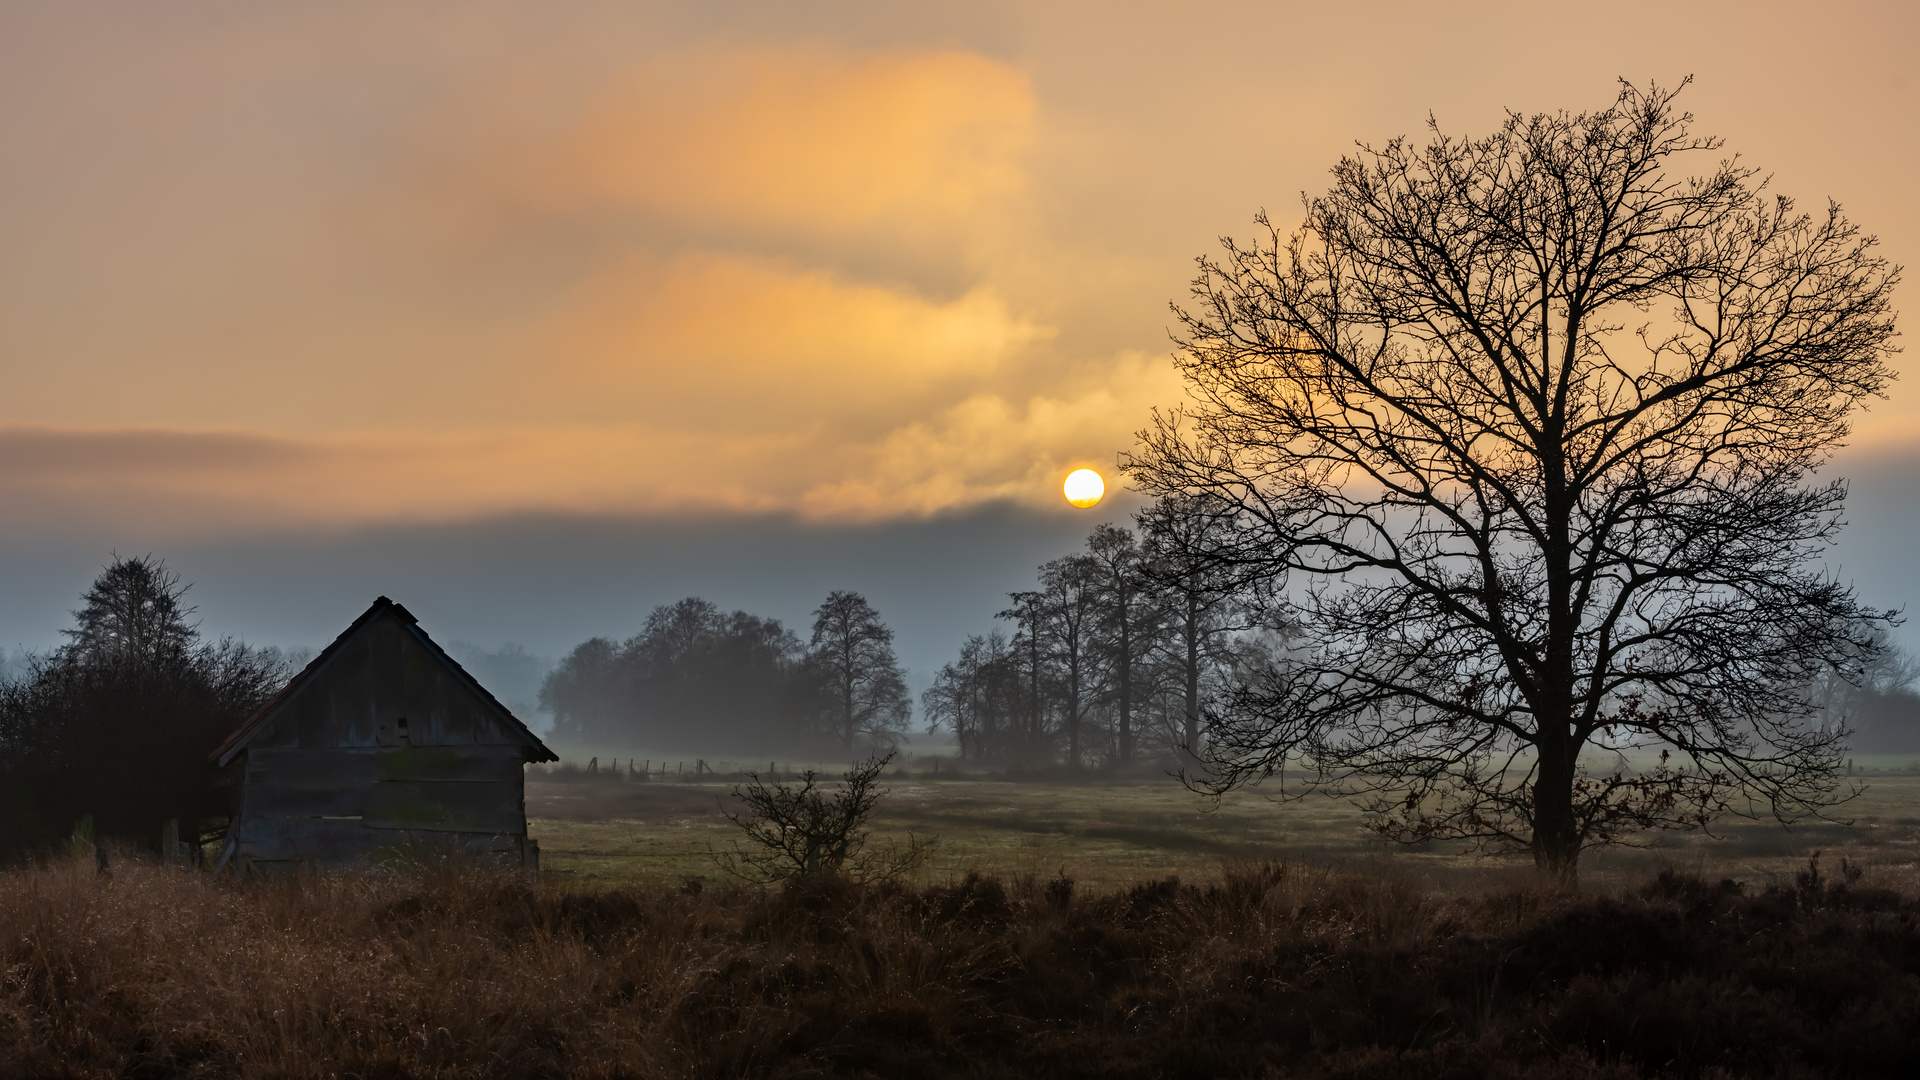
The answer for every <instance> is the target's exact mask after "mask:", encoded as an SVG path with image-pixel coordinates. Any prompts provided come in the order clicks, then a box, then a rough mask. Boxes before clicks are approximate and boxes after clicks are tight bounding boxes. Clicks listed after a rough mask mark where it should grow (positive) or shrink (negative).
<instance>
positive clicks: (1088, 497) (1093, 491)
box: [1066, 469, 1107, 508]
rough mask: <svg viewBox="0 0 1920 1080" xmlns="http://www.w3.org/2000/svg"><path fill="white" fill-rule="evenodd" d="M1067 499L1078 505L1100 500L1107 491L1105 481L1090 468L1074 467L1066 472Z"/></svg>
mask: <svg viewBox="0 0 1920 1080" xmlns="http://www.w3.org/2000/svg"><path fill="white" fill-rule="evenodd" d="M1066 492H1067V501H1068V502H1070V503H1072V504H1073V505H1075V506H1078V507H1082V508H1085V507H1089V506H1092V505H1094V504H1095V503H1097V502H1099V501H1100V496H1102V495H1105V494H1106V493H1107V483H1106V481H1104V480H1102V479H1100V474H1099V473H1097V472H1094V471H1093V470H1092V469H1075V470H1073V471H1072V472H1070V473H1068V474H1067V483H1066Z"/></svg>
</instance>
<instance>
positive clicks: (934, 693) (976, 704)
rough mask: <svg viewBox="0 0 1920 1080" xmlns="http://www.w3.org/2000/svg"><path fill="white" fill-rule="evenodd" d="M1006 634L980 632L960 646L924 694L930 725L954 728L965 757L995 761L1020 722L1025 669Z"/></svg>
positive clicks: (923, 709)
mask: <svg viewBox="0 0 1920 1080" xmlns="http://www.w3.org/2000/svg"><path fill="white" fill-rule="evenodd" d="M1014 659H1015V654H1014V652H1013V647H1012V645H1011V644H1010V643H1009V642H1008V641H1007V638H1006V635H1004V634H1002V633H1001V632H1000V631H999V630H997V629H996V630H991V631H989V632H987V633H986V634H975V635H973V636H971V637H969V638H967V640H966V641H965V642H963V643H962V644H961V646H960V656H959V658H958V659H956V660H953V661H951V662H949V663H946V664H944V665H942V666H941V668H940V671H939V672H938V673H937V674H936V675H934V678H933V685H932V686H929V687H928V688H927V690H926V692H925V693H924V694H922V695H920V701H921V712H922V714H923V715H924V716H925V717H926V718H927V730H928V731H929V732H933V731H936V730H938V728H939V725H941V724H945V725H947V726H948V727H949V728H951V729H952V731H953V734H954V738H955V740H956V741H957V742H958V743H959V745H960V753H961V756H963V757H971V758H974V759H976V760H979V761H991V760H993V759H995V758H997V757H999V756H1000V754H1001V752H1002V750H1004V748H1005V743H1006V741H1007V736H1008V734H1009V733H1010V732H1011V731H1012V730H1013V729H1014V728H1015V727H1016V726H1017V724H1018V722H1019V718H1018V716H1017V715H1016V713H1015V710H1016V708H1017V707H1018V705H1019V698H1020V688H1019V685H1018V683H1019V675H1020V672H1018V671H1017V670H1015V665H1014V663H1013V661H1014Z"/></svg>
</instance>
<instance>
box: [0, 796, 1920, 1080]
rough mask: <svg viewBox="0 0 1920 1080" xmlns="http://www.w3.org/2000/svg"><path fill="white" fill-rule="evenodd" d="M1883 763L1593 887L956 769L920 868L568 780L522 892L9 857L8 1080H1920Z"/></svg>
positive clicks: (1203, 808) (457, 865) (1911, 903)
mask: <svg viewBox="0 0 1920 1080" xmlns="http://www.w3.org/2000/svg"><path fill="white" fill-rule="evenodd" d="M1861 767H1862V768H1863V769H1874V770H1876V771H1873V772H1868V773H1866V778H1867V779H1868V780H1869V782H1870V786H1869V788H1868V790H1867V792H1866V793H1865V794H1863V795H1862V796H1861V797H1860V798H1859V799H1858V800H1856V801H1855V802H1854V803H1853V804H1851V805H1850V806H1849V808H1848V812H1849V816H1851V818H1852V819H1853V823H1852V824H1851V825H1846V826H1842V825H1822V826H1817V827H1809V828H1803V829H1800V830H1796V831H1794V832H1791V833H1789V832H1784V831H1782V830H1780V829H1779V828H1778V827H1775V826H1763V825H1747V824H1732V825H1729V826H1727V827H1726V828H1724V829H1721V830H1719V832H1720V834H1721V835H1720V837H1719V838H1717V839H1716V838H1711V837H1702V836H1684V837H1682V836H1671V837H1664V838H1661V840H1660V844H1659V846H1657V847H1653V848H1649V849H1646V850H1640V851H1631V852H1615V853H1602V854H1598V855H1596V856H1594V857H1593V858H1592V859H1591V861H1589V862H1588V863H1587V864H1586V866H1585V869H1584V871H1583V874H1582V877H1581V884H1580V888H1579V890H1578V891H1562V890H1556V889H1552V888H1548V887H1545V886H1544V885H1543V884H1542V882H1540V881H1539V880H1538V879H1537V878H1535V877H1534V875H1533V874H1532V873H1531V871H1530V870H1529V869H1528V868H1527V867H1526V866H1525V865H1524V864H1523V863H1520V862H1516V861H1513V860H1493V859H1475V858H1467V857H1462V856H1460V855H1458V854H1456V853H1451V852H1447V851H1442V850H1420V851H1415V850H1406V849H1397V848H1386V847H1382V846H1380V845H1378V844H1377V843H1376V842H1374V841H1371V840H1369V839H1368V838H1367V835H1366V834H1365V833H1364V832H1363V831H1362V830H1361V828H1360V822H1359V819H1358V818H1357V817H1356V816H1355V814H1354V811H1353V808H1352V807H1350V806H1346V805H1343V804H1339V803H1334V802H1330V801H1326V800H1319V801H1314V800H1307V801H1301V802H1289V803H1280V804H1276V803H1274V802H1271V801H1268V800H1267V799H1265V798H1262V797H1261V796H1260V795H1259V793H1257V792H1252V793H1240V794H1238V795H1236V796H1234V797H1233V798H1230V799H1227V800H1225V801H1224V802H1223V803H1222V804H1221V805H1220V806H1219V807H1217V808H1212V809H1210V808H1209V807H1208V806H1207V805H1206V803H1205V802H1204V801H1203V800H1200V799H1198V798H1197V797H1196V796H1194V795H1193V794H1192V793H1191V792H1188V791H1186V790H1185V789H1184V788H1181V787H1180V786H1179V785H1178V784H1177V783H1174V782H1173V781H1171V780H1168V779H1166V778H1164V777H1163V778H1153V777H1148V776H1142V777H1136V778H1133V779H1130V780H1124V781H1122V780H1115V779H1113V778H1104V779H1103V778H1082V782H1077V783H1066V782H1063V781H1062V778H1060V777H1058V776H1050V777H1026V778H1009V777H1004V776H993V777H989V776H974V777H955V776H954V775H953V774H952V769H951V766H950V764H949V765H947V766H946V767H944V768H943V769H942V771H941V772H940V773H939V774H938V775H934V774H933V773H932V770H927V771H926V774H925V775H923V774H922V771H920V770H917V769H916V770H912V771H910V772H908V773H906V774H903V775H898V776H895V777H893V778H892V779H891V780H890V785H891V787H892V789H893V790H892V794H891V795H890V796H889V798H888V799H887V800H886V801H885V802H884V803H883V804H882V807H883V809H882V811H881V813H880V815H879V816H878V819H877V820H876V822H875V837H876V840H877V841H879V842H885V840H886V839H887V838H889V837H897V836H901V835H904V834H905V833H907V832H909V831H911V832H913V833H915V834H917V835H920V836H935V837H938V838H939V846H938V848H937V849H936V856H935V859H934V860H933V862H932V863H931V864H929V865H928V866H926V867H923V868H922V869H921V870H920V871H919V872H918V875H917V877H916V878H915V879H914V880H910V881H896V882H882V883H869V884H864V885H863V884H859V883H856V882H852V881H848V880H845V879H840V878H832V877H825V878H820V879H814V880H810V881H802V882H796V883H792V884H789V885H786V886H784V887H769V888H760V887H752V886H747V885H743V884H740V883H737V882H731V881H729V880H728V879H727V878H725V877H724V875H720V874H718V873H717V872H716V868H715V867H714V865H713V863H712V861H711V859H710V858H709V857H708V853H709V851H711V850H712V849H713V848H714V847H717V846H720V845H723V844H724V843H725V842H726V841H727V839H728V837H729V832H730V830H731V828H732V826H731V825H729V824H728V823H727V822H726V821H725V819H724V818H723V817H722V816H721V810H722V809H723V808H724V807H725V806H726V805H727V803H728V801H729V800H728V798H727V793H728V791H729V789H730V787H731V782H730V781H729V780H728V779H727V778H725V777H721V778H713V777H709V776H705V775H704V774H703V775H702V777H701V779H700V780H698V781H697V782H696V781H693V780H685V781H678V782H677V781H674V780H660V779H655V780H652V781H648V782H640V781H637V780H628V779H624V778H623V779H614V778H613V777H612V776H609V775H606V774H605V773H602V774H600V775H596V776H593V777H591V778H589V777H587V776H585V775H583V774H580V773H578V772H575V771H573V770H554V771H553V772H552V774H551V775H549V774H545V773H537V774H534V775H533V777H532V779H531V782H530V783H529V787H528V809H529V813H530V814H531V815H532V817H533V822H534V824H533V831H534V833H535V835H536V836H537V837H538V838H539V839H540V840H541V841H542V845H543V848H544V854H545V859H544V866H543V869H542V872H541V874H540V880H537V881H536V880H530V879H529V877H528V876H527V875H525V874H523V873H517V872H514V871H512V870H509V869H508V868H505V867H501V866H498V865H489V864H485V863H475V862H471V861H465V860H460V859H455V858H448V857H443V856H431V855H423V856H422V857H420V858H419V859H418V860H417V861H415V862H412V863H395V864H390V865H387V866H383V867H380V868H376V869H372V870H363V871H355V872H335V873H321V874H312V875H301V876H296V877H291V878H280V879H266V880H263V879H244V880H236V879H235V878H234V877H233V876H232V875H213V874H209V873H205V872H200V871H195V870H188V869H185V868H182V867H178V866H162V865H159V864H158V863H156V862H155V861H153V860H151V859H149V858H145V857H142V856H138V855H134V854H130V853H127V852H124V851H115V852H113V853H112V855H111V858H110V859H109V860H108V866H107V868H106V869H105V870H104V871H102V870H100V869H99V868H98V864H97V862H96V860H95V859H94V858H93V857H90V856H89V857H86V858H76V857H73V856H53V857H50V858H45V859H42V860H41V861H39V862H36V863H31V864H28V865H17V866H15V867H13V868H11V869H6V870H3V871H0V1076H5V1077H9V1078H12V1077H21V1078H36V1077H48V1078H71V1080H78V1078H96V1077H98V1078H106V1077H127V1078H136V1080H148V1078H153V1080H159V1078H173V1077H190V1078H207V1080H212V1078H221V1080H226V1078H233V1080H241V1078H246V1080H253V1078H262V1080H265V1078H274V1080H281V1078H301V1080H305V1078H312V1080H323V1078H324V1080H335V1078H365V1080H373V1078H380V1080H401V1078H414V1077H419V1078H434V1080H467V1078H473V1080H480V1078H488V1080H492V1078H501V1080H517V1078H521V1077H538V1078H548V1077H551V1078H555V1080H558V1078H562V1077H585V1078H606V1080H626V1078H632V1080H654V1078H661V1080H665V1078H669V1077H673V1078H680V1077H714V1078H722V1077H725V1078H733V1077H742V1078H744V1077H754V1078H762V1077H764V1078H769V1080H774V1078H779V1080H785V1078H800V1077H825V1076H834V1077H840V1076H844V1077H859V1078H888V1080H892V1078H901V1080H907V1078H913V1080H919V1078H923V1077H956V1078H958V1077H980V1076H995V1077H1002V1076H1004V1077H1035V1078H1042V1077H1044V1078H1059V1080H1082V1078H1084V1080H1095V1078H1099V1080H1109V1078H1118V1080H1136V1078H1137V1080H1150V1078H1161V1077H1173V1078H1193V1080H1200V1078H1219V1077H1247V1078H1262V1080H1272V1078H1281V1077H1298V1078H1324V1080H1336V1078H1337V1080H1398V1078H1402V1077H1419V1078H1422V1080H1469V1078H1472V1080H1480V1078H1493V1080H1518V1078H1520V1077H1527V1078H1545V1080H1563V1078H1564V1080H1572V1078H1580V1080H1626V1078H1629V1077H1663V1078H1665V1077H1671V1078H1688V1080H1731V1078H1736V1077H1756V1078H1757V1077H1777V1078H1786V1077H1794V1078H1803V1077H1895V1076H1913V1075H1916V1074H1920V875H1917V874H1916V869H1915V862H1916V854H1920V772H1915V771H1912V770H1911V763H1910V762H1906V761H1886V762H1865V761H1863V762H1861ZM1095 781H1100V782H1095ZM1816 849H1817V850H1819V851H1820V852H1821V853H1822V854H1821V855H1820V856H1819V857H1818V859H1815V858H1814V857H1813V852H1814V851H1815V850H1816Z"/></svg>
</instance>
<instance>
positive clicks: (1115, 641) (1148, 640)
mask: <svg viewBox="0 0 1920 1080" xmlns="http://www.w3.org/2000/svg"><path fill="white" fill-rule="evenodd" d="M1087 553H1088V555H1089V556H1090V557H1091V558H1092V564H1091V565H1092V567H1093V568H1094V569H1095V570H1096V571H1097V572H1098V574H1099V576H1100V588H1101V591H1102V593H1103V594H1104V597H1103V599H1104V602H1103V604H1102V605H1101V606H1102V616H1103V618H1102V620H1101V621H1102V622H1104V623H1105V626H1104V627H1103V630H1104V633H1103V635H1102V636H1103V637H1104V638H1105V641H1104V645H1105V652H1106V653H1107V655H1108V656H1109V657H1110V658H1111V661H1112V665H1113V681H1112V693H1113V701H1114V707H1115V711H1114V719H1115V721H1116V727H1117V730H1116V731H1115V733H1114V734H1115V736H1116V739H1117V742H1118V745H1117V747H1116V749H1117V751H1118V756H1119V759H1120V761H1122V762H1129V761H1132V760H1133V751H1134V742H1135V729H1134V710H1135V705H1136V704H1137V702H1138V699H1139V690H1140V689H1141V686H1142V683H1143V681H1144V680H1143V678H1142V676H1143V675H1144V674H1145V672H1144V671H1142V667H1143V661H1144V659H1145V657H1146V654H1147V653H1148V652H1149V651H1150V650H1151V649H1152V648H1153V646H1154V644H1155V641H1156V633H1157V631H1158V620H1157V615H1158V610H1157V607H1156V605H1155V604H1154V599H1155V598H1154V595H1153V593H1152V591H1151V590H1150V589H1149V588H1148V587H1147V586H1148V582H1147V580H1146V577H1145V574H1144V572H1143V571H1144V568H1143V566H1142V563H1141V557H1140V543H1139V541H1137V540H1135V539H1134V535H1133V532H1132V531H1131V530H1128V529H1120V528H1115V527H1114V526H1112V525H1109V524H1101V525H1096V526H1095V527H1094V530H1093V533H1092V535H1090V536H1088V537H1087Z"/></svg>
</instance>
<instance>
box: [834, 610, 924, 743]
mask: <svg viewBox="0 0 1920 1080" xmlns="http://www.w3.org/2000/svg"><path fill="white" fill-rule="evenodd" d="M808 662H809V664H810V665H811V666H812V668H813V669H814V671H816V672H817V673H818V675H819V688H820V694H821V701H822V709H821V717H822V720H823V722H824V724H825V725H826V727H827V730H828V731H830V732H831V733H832V735H833V738H834V740H835V741H836V742H838V743H839V744H840V747H841V749H842V750H843V751H845V752H847V753H852V752H853V748H854V745H855V743H856V742H857V741H858V740H860V739H866V740H868V741H869V742H871V743H873V744H874V745H876V746H877V745H880V744H882V743H886V742H888V741H890V740H891V738H892V737H893V736H894V735H896V734H898V733H900V732H903V731H905V730H906V728H907V724H908V722H909V721H910V720H911V719H912V718H913V703H912V700H911V699H910V698H909V697H908V695H907V683H906V677H905V676H904V675H903V674H902V673H901V671H900V661H899V660H898V658H896V657H895V656H894V653H893V631H892V630H891V629H889V628H888V627H887V625H886V624H885V623H883V622H881V621H880V613H879V612H877V611H875V610H874V609H873V605H871V604H869V603H867V598H866V597H864V596H861V595H860V594H859V593H855V592H846V591H843V590H835V591H834V592H832V593H829V594H828V595H827V598H826V600H825V601H824V602H822V603H821V605H820V606H819V607H818V608H816V609H815V610H814V613H813V640H812V643H811V651H810V653H809V656H808Z"/></svg>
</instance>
